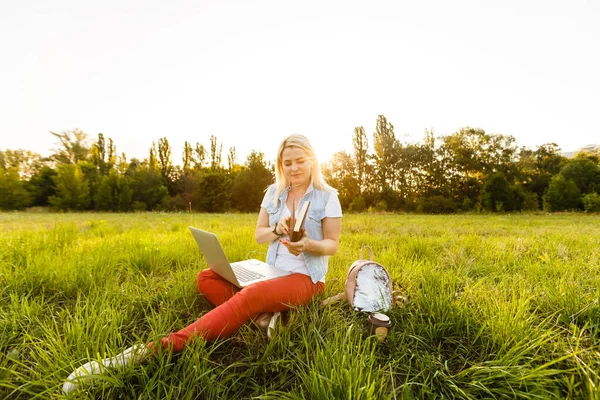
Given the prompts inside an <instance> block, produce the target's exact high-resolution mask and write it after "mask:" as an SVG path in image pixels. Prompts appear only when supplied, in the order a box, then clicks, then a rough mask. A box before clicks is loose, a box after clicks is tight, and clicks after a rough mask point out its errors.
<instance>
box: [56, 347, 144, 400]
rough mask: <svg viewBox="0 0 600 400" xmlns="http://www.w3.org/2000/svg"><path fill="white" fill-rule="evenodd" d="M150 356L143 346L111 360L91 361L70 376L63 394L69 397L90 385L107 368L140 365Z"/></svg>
mask: <svg viewBox="0 0 600 400" xmlns="http://www.w3.org/2000/svg"><path fill="white" fill-rule="evenodd" d="M146 354H148V348H147V347H146V346H145V345H143V344H138V345H135V346H132V347H130V348H128V349H127V350H125V351H124V352H122V353H120V354H117V355H116V356H114V357H111V358H105V359H104V360H102V361H101V362H98V361H95V360H94V361H90V362H88V363H85V364H83V365H82V366H81V367H79V368H77V369H76V370H75V371H73V372H72V373H71V375H69V377H68V378H67V380H66V381H65V383H64V384H63V387H62V389H63V392H64V393H65V394H66V395H68V394H69V393H72V392H74V391H76V390H78V389H79V388H80V386H81V385H82V384H85V383H89V382H90V380H91V379H92V378H94V376H96V375H101V374H102V373H103V372H104V371H105V370H106V369H107V368H119V367H125V366H127V365H130V364H138V363H140V362H142V361H143V360H144V357H145V356H146Z"/></svg>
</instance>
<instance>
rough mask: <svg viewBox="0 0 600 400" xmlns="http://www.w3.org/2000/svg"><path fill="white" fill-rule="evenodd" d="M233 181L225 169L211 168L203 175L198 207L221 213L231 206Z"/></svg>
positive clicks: (205, 210)
mask: <svg viewBox="0 0 600 400" xmlns="http://www.w3.org/2000/svg"><path fill="white" fill-rule="evenodd" d="M231 187H232V182H231V179H230V178H229V176H228V175H227V174H226V173H225V171H221V170H210V171H207V172H206V173H204V174H203V175H202V178H201V180H200V184H199V196H198V207H199V209H200V211H203V212H211V213H219V212H225V211H227V210H229V208H230V206H231Z"/></svg>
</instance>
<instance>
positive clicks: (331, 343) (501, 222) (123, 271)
mask: <svg viewBox="0 0 600 400" xmlns="http://www.w3.org/2000/svg"><path fill="white" fill-rule="evenodd" d="M255 223H256V216H255V215H235V214H219V215H208V214H191V215H190V214H152V213H147V214H25V213H4V214H0V398H11V399H12V398H14V399H25V398H44V399H45V398H61V396H62V394H61V391H60V388H61V385H62V383H63V381H64V380H65V378H66V377H67V376H68V375H69V374H70V373H71V372H72V371H73V369H74V368H75V367H77V366H79V365H80V364H82V363H83V362H86V361H88V360H89V359H90V358H97V359H99V358H103V357H104V356H105V355H114V354H116V353H117V352H120V351H122V350H124V349H125V348H126V347H128V346H131V345H133V344H135V343H140V342H147V341H149V340H153V339H158V338H160V337H162V336H163V335H165V334H167V333H169V332H171V331H173V330H177V329H179V328H181V327H182V326H185V325H187V324H188V323H190V322H191V321H193V320H195V319H196V318H197V317H198V316H200V315H202V314H203V313H205V312H206V311H208V310H209V309H210V308H211V306H210V304H209V303H208V302H207V301H206V300H204V299H203V298H202V296H200V295H199V294H197V292H196V288H195V279H196V274H197V273H198V271H199V270H201V269H203V268H205V263H204V261H203V259H202V257H201V256H200V254H199V251H198V249H197V247H196V245H195V243H194V241H193V239H192V237H191V235H190V234H189V232H188V230H187V226H188V225H193V226H196V227H199V228H202V229H206V230H210V231H213V232H215V233H216V234H217V235H218V236H219V238H220V240H221V241H222V243H223V246H224V248H225V249H226V252H227V254H228V256H229V257H230V258H231V259H232V260H236V259H244V258H250V257H254V258H262V259H264V257H265V253H266V246H264V245H263V246H260V245H256V244H255V243H254V239H253V232H254V227H255ZM343 225H344V227H343V233H342V238H341V241H340V247H339V251H338V254H336V255H335V256H334V257H332V258H331V259H330V270H329V274H328V282H327V284H326V294H325V296H329V295H333V294H335V293H338V292H340V291H341V290H342V289H343V284H344V279H345V274H346V270H347V268H348V267H349V266H350V264H351V263H352V262H353V261H354V260H355V259H356V258H358V255H359V252H360V247H361V246H362V245H369V246H371V247H372V248H373V251H374V253H375V257H376V260H377V261H379V262H381V263H382V264H383V265H385V266H387V267H388V268H389V271H390V273H391V274H392V277H393V278H394V280H395V281H396V282H398V283H399V284H401V285H402V286H403V287H404V288H405V290H406V292H407V294H408V296H409V299H410V301H409V302H408V304H407V305H405V306H404V307H402V308H396V309H394V310H393V311H390V312H389V315H390V317H391V319H392V324H393V325H392V331H391V333H390V335H389V337H388V340H387V341H386V342H384V343H379V342H377V341H376V340H375V339H374V338H373V337H369V336H368V333H367V327H366V317H367V316H366V315H363V314H359V313H356V312H354V311H352V310H350V309H349V307H347V305H345V304H343V303H336V304H333V305H330V306H328V307H322V306H320V304H319V302H318V301H315V302H313V304H311V305H310V306H309V307H306V308H304V309H301V310H297V311H294V312H293V313H292V316H291V321H290V324H289V325H288V326H286V327H285V328H283V329H281V330H280V331H279V332H278V334H277V335H276V337H275V338H274V340H271V341H268V340H267V339H266V336H265V335H264V334H263V333H261V332H259V331H257V330H256V329H253V328H252V327H250V326H244V327H242V329H241V330H240V331H238V332H237V333H236V334H235V335H234V336H232V337H230V338H228V339H226V340H222V341H218V342H215V343H204V342H203V341H202V340H195V341H194V342H192V344H191V345H190V347H188V348H187V349H186V350H184V351H183V352H182V353H180V354H176V355H170V354H164V355H163V356H161V357H159V358H157V359H155V360H153V361H151V362H150V363H147V364H144V365H137V366H132V367H128V368H126V369H121V370H115V371H111V372H110V373H107V374H106V375H105V376H103V377H102V379H99V380H98V381H97V382H96V383H95V384H94V385H93V386H90V387H88V388H86V389H85V390H83V391H81V392H80V393H78V394H77V395H75V396H73V397H75V398H122V399H138V398H140V399H142V398H143V399H146V398H149V399H169V398H170V399H196V398H203V399H204V398H205V399H217V398H219V399H221V398H235V399H237V398H264V399H298V398H307V399H330V398H336V399H390V398H396V399H412V398H417V399H418V398H426V399H430V398H464V399H479V398H497V399H504V398H506V399H513V398H531V399H546V398H574V399H598V398H600V386H599V385H600V378H599V376H598V374H599V373H598V371H600V308H599V305H598V300H599V296H600V295H599V289H600V217H599V216H597V215H596V216H593V215H549V216H543V215H535V216H525V215H499V216H497V215H495V216H485V215H470V216H465V215H453V216H416V215H348V216H345V217H344V222H343Z"/></svg>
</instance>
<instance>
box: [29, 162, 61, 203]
mask: <svg viewBox="0 0 600 400" xmlns="http://www.w3.org/2000/svg"><path fill="white" fill-rule="evenodd" d="M55 176H56V171H55V170H53V169H52V168H50V167H48V166H44V167H42V168H41V169H40V170H38V171H37V172H36V173H35V174H34V175H33V176H32V177H31V178H30V179H29V181H28V182H27V185H26V186H27V190H28V191H29V193H30V194H31V197H32V204H31V205H33V206H42V207H43V206H47V205H49V203H48V199H49V198H50V197H51V196H53V195H54V194H55V193H56V190H55V189H54V180H53V177H55Z"/></svg>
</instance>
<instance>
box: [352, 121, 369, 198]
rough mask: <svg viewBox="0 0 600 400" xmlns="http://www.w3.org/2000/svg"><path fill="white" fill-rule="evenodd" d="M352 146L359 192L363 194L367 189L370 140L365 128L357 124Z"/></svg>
mask: <svg viewBox="0 0 600 400" xmlns="http://www.w3.org/2000/svg"><path fill="white" fill-rule="evenodd" d="M352 146H353V148H354V154H353V161H354V166H355V168H356V169H355V175H356V180H357V182H358V190H359V193H360V194H362V193H363V192H364V191H365V189H366V180H367V176H368V174H369V172H370V171H369V140H368V138H367V134H366V133H365V128H363V127H362V126H357V127H356V128H354V134H353V135H352Z"/></svg>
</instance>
